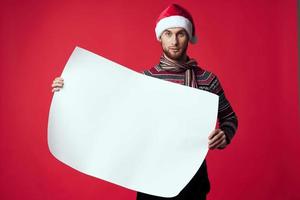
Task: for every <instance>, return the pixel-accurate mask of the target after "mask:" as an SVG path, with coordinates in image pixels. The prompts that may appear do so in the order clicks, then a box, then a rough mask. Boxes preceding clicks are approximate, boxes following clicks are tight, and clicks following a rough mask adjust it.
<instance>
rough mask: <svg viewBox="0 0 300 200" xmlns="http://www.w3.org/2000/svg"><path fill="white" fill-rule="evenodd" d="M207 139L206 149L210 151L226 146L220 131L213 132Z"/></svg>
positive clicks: (223, 134) (224, 137) (222, 133)
mask: <svg viewBox="0 0 300 200" xmlns="http://www.w3.org/2000/svg"><path fill="white" fill-rule="evenodd" d="M208 139H209V140H208V148H210V149H217V148H218V149H223V148H225V146H226V145H227V142H226V135H225V133H224V131H222V130H221V129H216V130H214V131H213V132H212V133H211V134H210V135H209V137H208Z"/></svg>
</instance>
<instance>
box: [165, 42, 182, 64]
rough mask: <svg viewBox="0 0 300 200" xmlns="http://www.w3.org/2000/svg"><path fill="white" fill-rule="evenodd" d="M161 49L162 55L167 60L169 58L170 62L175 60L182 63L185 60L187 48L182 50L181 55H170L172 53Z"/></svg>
mask: <svg viewBox="0 0 300 200" xmlns="http://www.w3.org/2000/svg"><path fill="white" fill-rule="evenodd" d="M162 49H163V52H164V54H165V55H166V56H167V57H168V58H170V59H172V60H176V61H182V60H183V59H184V58H185V55H186V50H187V46H186V47H185V48H184V49H183V51H182V52H181V53H178V54H172V53H170V52H169V50H168V49H167V48H162Z"/></svg>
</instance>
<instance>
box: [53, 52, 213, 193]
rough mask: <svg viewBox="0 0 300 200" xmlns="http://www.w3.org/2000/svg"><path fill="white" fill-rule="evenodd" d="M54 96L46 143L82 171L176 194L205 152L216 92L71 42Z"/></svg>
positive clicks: (132, 186) (137, 188) (141, 188)
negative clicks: (137, 69) (59, 87)
mask: <svg viewBox="0 0 300 200" xmlns="http://www.w3.org/2000/svg"><path fill="white" fill-rule="evenodd" d="M62 77H63V78H64V80H65V85H64V88H63V89H62V90H61V91H60V92H57V93H55V94H54V96H53V99H52V104H51V108H50V113H49V123H48V144H49V148H50V151H51V153H52V154H53V155H54V156H55V157H56V158H57V159H58V160H60V161H62V162H63V163H65V164H67V165H69V166H71V167H72V168H74V169H77V170H79V171H81V172H83V173H85V174H88V175H91V176H94V177H98V178H100V179H102V180H106V181H109V182H111V183H114V184H118V185H120V186H123V187H126V188H129V189H132V190H135V191H140V192H143V193H148V194H152V195H156V196H162V197H173V196H176V195H177V194H178V193H179V192H180V191H181V190H182V189H183V188H184V186H185V185H186V184H187V183H188V182H189V181H190V180H191V178H192V177H193V176H194V174H195V173H196V172H197V170H198V169H199V167H200V165H201V164H202V162H203V160H204V158H205V156H206V154H207V151H208V144H207V143H208V138H207V137H208V134H209V133H210V132H211V131H212V130H213V129H214V127H215V124H216V117H217V107H218V96H216V95H214V94H211V93H208V92H205V91H202V90H198V89H194V88H190V87H186V86H182V85H178V84H175V83H171V82H167V81H164V80H159V79H155V78H152V77H148V76H145V75H143V74H139V73H137V72H134V71H132V70H130V69H128V68H125V67H123V66H121V65H119V64H117V63H114V62H112V61H110V60H107V59H105V58H103V57H101V56H98V55H96V54H93V53H91V52H89V51H87V50H84V49H82V48H79V47H76V48H75V50H74V52H73V53H72V55H71V57H70V59H69V61H68V63H67V64H66V66H65V69H64V71H63V73H62Z"/></svg>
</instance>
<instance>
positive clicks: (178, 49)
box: [160, 28, 189, 61]
mask: <svg viewBox="0 0 300 200" xmlns="http://www.w3.org/2000/svg"><path fill="white" fill-rule="evenodd" d="M160 42H161V46H162V49H163V52H164V54H165V55H166V56H167V57H168V58H170V59H172V60H175V61H182V60H183V59H185V57H186V50H187V47H188V43H189V36H188V34H187V32H186V31H185V30H184V29H183V28H169V29H166V30H165V31H164V32H163V33H162V35H161V37H160Z"/></svg>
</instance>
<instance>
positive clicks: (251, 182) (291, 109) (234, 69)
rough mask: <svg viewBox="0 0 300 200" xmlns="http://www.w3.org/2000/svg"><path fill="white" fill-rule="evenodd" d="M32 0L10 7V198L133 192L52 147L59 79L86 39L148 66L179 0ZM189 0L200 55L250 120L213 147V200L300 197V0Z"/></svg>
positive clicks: (4, 190) (3, 122) (5, 8)
mask: <svg viewBox="0 0 300 200" xmlns="http://www.w3.org/2000/svg"><path fill="white" fill-rule="evenodd" d="M24 2H25V1H21V0H19V1H16V0H11V1H9V0H4V1H1V3H0V20H1V22H0V44H1V47H0V60H1V61H0V62H1V65H0V86H1V102H0V103H1V104H0V106H1V107H0V109H1V116H0V130H1V134H0V137H1V138H0V152H1V162H0V177H1V182H0V184H1V187H0V188H1V189H0V198H1V199H33V200H34V199H51V200H52V199H55V200H59V199H62V200H63V199H74V200H75V199H78V200H79V199H97V200H98V199H112V200H113V199H116V200H117V199H124V200H126V199H128V200H130V199H132V200H133V199H134V198H135V193H134V192H132V191H129V190H127V189H124V188H121V187H119V186H115V185H112V184H110V183H107V182H104V181H101V180H98V179H96V178H92V177H89V176H86V175H84V174H81V173H79V172H77V171H75V170H73V169H71V168H69V167H67V166H65V165H64V164H62V163H60V162H59V161H57V160H56V159H55V158H54V157H53V156H52V155H51V154H50V152H49V150H48V146H47V119H48V111H49V106H50V102H51V97H52V93H51V87H50V85H51V83H52V80H53V78H54V77H56V76H59V74H60V73H61V71H62V69H63V67H64V65H65V63H66V61H67V59H68V57H69V56H70V53H71V52H72V50H73V49H74V47H75V46H76V45H78V46H80V47H83V48H86V49H88V50H91V51H93V52H95V53H98V54H101V55H103V56H105V57H107V58H109V59H112V60H114V61H116V62H119V63H121V64H123V65H125V66H128V67H130V68H132V69H134V70H137V71H141V70H143V69H146V68H149V67H151V66H153V65H154V64H156V63H157V62H158V59H159V56H160V46H159V43H158V42H157V41H156V40H155V34H154V26H155V20H156V17H157V16H158V14H159V13H160V11H162V10H163V9H164V8H165V7H166V6H167V5H168V4H169V3H170V2H171V1H159V0H155V1H130V3H126V1H115V0H110V1H103V2H104V3H101V1H96V0H95V1H89V0H85V1H76V2H75V1H50V0H49V1H46V0H44V1H33V0H32V1H30V0H29V1H26V3H24ZM177 2H178V3H180V4H181V5H183V6H184V7H186V8H187V9H188V10H190V12H191V13H192V15H193V17H194V19H195V21H196V30H197V34H198V38H199V43H198V44H197V45H194V46H190V51H189V55H190V56H191V57H194V58H196V59H197V60H198V62H199V63H200V65H201V66H202V67H203V68H206V69H208V70H211V71H213V72H215V73H216V74H217V75H218V76H219V78H220V80H221V81H222V83H223V87H224V88H225V91H226V95H227V97H228V99H229V100H230V101H231V103H232V106H233V108H234V109H235V111H236V113H237V115H238V117H239V122H240V123H239V130H238V132H237V134H236V137H235V138H234V140H233V141H232V144H231V145H230V146H229V147H228V148H227V149H226V150H223V151H213V152H209V155H208V166H209V175H210V179H211V185H212V190H211V193H210V194H209V199H211V200H213V199H222V200H226V199H228V200H229V199H230V200H241V199H243V200H247V199H249V200H250V199H251V200H252V199H255V200H266V199H272V200H282V199H285V200H289V199H290V200H295V199H300V194H299V185H300V159H299V155H300V147H299V145H300V131H299V130H300V128H299V104H298V102H299V101H298V93H299V88H298V79H299V77H297V75H298V69H297V64H298V57H297V18H296V17H297V4H296V3H297V2H296V1H295V0H265V1H261V0H252V1H241V0H228V1H224V0H216V1H206V0H200V1H199V0H198V1H197V0H189V1H188V0H185V1H177ZM83 81H84V80H83Z"/></svg>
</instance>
